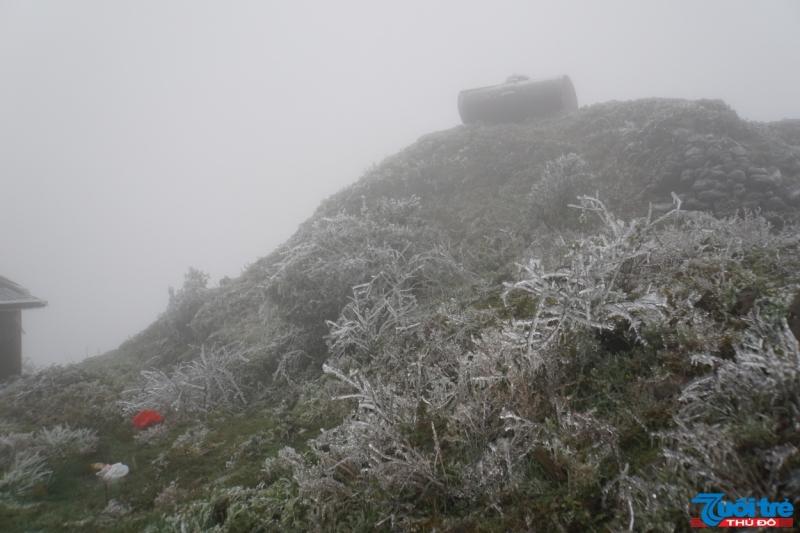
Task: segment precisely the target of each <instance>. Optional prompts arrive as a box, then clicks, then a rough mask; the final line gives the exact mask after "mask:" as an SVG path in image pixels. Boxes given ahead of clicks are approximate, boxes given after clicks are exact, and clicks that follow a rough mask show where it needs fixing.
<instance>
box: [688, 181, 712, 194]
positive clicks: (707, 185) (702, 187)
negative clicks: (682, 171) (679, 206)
mask: <svg viewBox="0 0 800 533" xmlns="http://www.w3.org/2000/svg"><path fill="white" fill-rule="evenodd" d="M716 188H717V181H716V180H710V179H699V180H697V181H695V182H694V185H692V190H693V191H694V192H699V191H708V190H711V189H716Z"/></svg>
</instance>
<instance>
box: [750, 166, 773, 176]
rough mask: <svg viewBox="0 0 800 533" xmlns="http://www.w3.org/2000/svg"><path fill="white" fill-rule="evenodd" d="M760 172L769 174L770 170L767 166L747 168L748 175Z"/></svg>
mask: <svg viewBox="0 0 800 533" xmlns="http://www.w3.org/2000/svg"><path fill="white" fill-rule="evenodd" d="M758 174H767V175H769V172H767V169H766V168H759V167H749V168H748V169H747V175H748V176H753V175H758Z"/></svg>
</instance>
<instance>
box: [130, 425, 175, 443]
mask: <svg viewBox="0 0 800 533" xmlns="http://www.w3.org/2000/svg"><path fill="white" fill-rule="evenodd" d="M168 436H169V428H168V427H167V425H166V424H156V425H155V426H150V427H149V428H147V429H145V430H143V431H140V432H139V433H137V434H136V435H134V436H133V438H134V439H135V440H136V442H138V443H139V444H142V445H144V446H149V445H150V444H154V443H156V442H159V441H162V440H164V439H166V438H167V437H168Z"/></svg>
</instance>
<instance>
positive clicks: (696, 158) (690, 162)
mask: <svg viewBox="0 0 800 533" xmlns="http://www.w3.org/2000/svg"><path fill="white" fill-rule="evenodd" d="M705 164H706V158H705V157H703V156H702V155H700V154H696V155H693V156H692V157H690V158H689V159H687V160H686V163H685V165H686V167H687V168H699V167H702V166H703V165H705Z"/></svg>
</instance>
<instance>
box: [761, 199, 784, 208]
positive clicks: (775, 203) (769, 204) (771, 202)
mask: <svg viewBox="0 0 800 533" xmlns="http://www.w3.org/2000/svg"><path fill="white" fill-rule="evenodd" d="M762 205H763V206H764V207H765V208H766V209H769V210H771V211H781V210H783V209H786V204H785V203H783V200H781V199H780V198H778V197H776V196H773V197H772V198H767V199H766V200H764V203H763V204H762Z"/></svg>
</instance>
